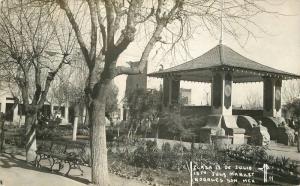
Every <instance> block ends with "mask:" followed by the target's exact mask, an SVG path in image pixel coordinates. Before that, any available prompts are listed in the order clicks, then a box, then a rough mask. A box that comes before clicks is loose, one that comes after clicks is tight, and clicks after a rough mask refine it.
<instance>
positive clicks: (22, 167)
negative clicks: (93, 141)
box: [0, 153, 145, 186]
mask: <svg viewBox="0 0 300 186" xmlns="http://www.w3.org/2000/svg"><path fill="white" fill-rule="evenodd" d="M46 163H47V162H44V164H46ZM67 168H68V166H67V165H66V167H65V168H64V169H63V170H61V171H60V172H54V173H51V172H50V171H49V169H47V168H36V167H33V166H30V165H28V164H26V162H25V160H24V155H23V154H16V155H14V154H11V153H10V154H7V153H2V154H0V185H1V181H2V184H3V185H5V186H84V185H91V184H90V175H91V170H90V168H88V167H83V170H84V175H83V176H80V171H78V170H71V172H70V176H69V177H66V176H64V175H63V173H65V172H66V171H67ZM110 180H111V186H145V184H143V183H141V182H138V181H136V180H128V179H124V178H121V177H119V176H116V175H113V174H110ZM1 186H2V185H1Z"/></svg>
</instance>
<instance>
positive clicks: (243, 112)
mask: <svg viewBox="0 0 300 186" xmlns="http://www.w3.org/2000/svg"><path fill="white" fill-rule="evenodd" d="M232 115H244V116H251V117H253V118H254V119H256V120H257V119H259V120H261V118H263V110H244V109H232Z"/></svg>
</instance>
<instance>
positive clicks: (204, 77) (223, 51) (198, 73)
mask: <svg viewBox="0 0 300 186" xmlns="http://www.w3.org/2000/svg"><path fill="white" fill-rule="evenodd" d="M214 70H223V71H233V73H232V74H233V82H237V83H242V82H257V81H262V80H263V77H277V78H282V79H298V78H300V76H299V75H296V74H292V73H289V72H285V71H282V70H278V69H275V68H271V67H268V66H266V65H262V64H260V63H257V62H255V61H252V60H250V59H248V58H246V57H244V56H242V55H240V54H239V53H237V52H235V51H234V50H232V49H231V48H229V47H227V46H225V45H222V44H220V45H217V46H215V47H214V48H213V49H211V50H209V51H208V52H206V53H204V54H203V55H201V56H199V57H197V58H195V59H193V60H190V61H188V62H186V63H183V64H180V65H177V66H175V67H171V68H168V69H165V70H160V71H158V72H153V73H150V74H148V76H150V77H158V78H163V77H167V76H172V77H174V78H177V79H180V80H186V81H198V82H211V80H212V71H214Z"/></svg>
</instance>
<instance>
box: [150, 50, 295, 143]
mask: <svg viewBox="0 0 300 186" xmlns="http://www.w3.org/2000/svg"><path fill="white" fill-rule="evenodd" d="M148 76H150V77H156V78H163V104H164V107H165V108H169V107H170V106H171V105H173V104H177V103H178V101H179V91H180V81H181V80H184V81H195V82H206V83H211V114H210V115H209V116H208V118H207V124H206V126H205V127H203V130H202V132H201V137H202V141H203V142H207V141H210V140H211V138H210V137H211V135H215V134H216V132H217V131H218V130H219V129H220V128H223V129H224V130H225V133H226V135H230V136H232V137H233V143H234V144H240V143H244V140H243V139H244V133H245V130H246V129H245V128H241V127H239V126H238V125H237V117H236V116H235V115H233V114H232V96H231V95H232V84H233V83H246V82H263V117H266V118H269V119H270V120H271V124H269V123H270V122H263V125H265V126H266V127H267V128H268V131H269V133H270V132H271V130H273V129H272V127H273V126H272V125H276V126H278V121H280V120H279V119H278V118H280V117H281V86H282V80H288V79H298V78H300V76H299V75H296V74H292V73H289V72H285V71H282V70H278V69H274V68H271V67H268V66H266V65H262V64H260V63H257V62H255V61H253V60H251V59H248V58H246V57H244V56H242V55H240V54H239V53H237V52H235V51H234V50H232V49H231V48H229V47H228V46H226V45H223V44H219V45H217V46H215V47H214V48H212V49H211V50H209V51H208V52H206V53H204V54H203V55H201V56H199V57H197V58H195V59H193V60H190V61H188V62H186V63H183V64H180V65H177V66H175V67H171V68H168V69H164V70H160V71H158V72H153V73H150V74H148ZM276 118H277V119H276ZM249 122H250V121H249ZM274 122H275V123H274ZM268 125H270V126H268ZM271 133H272V132H271ZM270 135H271V139H272V138H273V139H274V138H276V136H274V135H277V134H275V132H274V134H270Z"/></svg>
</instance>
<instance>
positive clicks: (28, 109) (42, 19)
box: [0, 0, 70, 162]
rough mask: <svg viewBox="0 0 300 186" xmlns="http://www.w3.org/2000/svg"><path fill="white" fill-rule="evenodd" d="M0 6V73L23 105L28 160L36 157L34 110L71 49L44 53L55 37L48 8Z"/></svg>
mask: <svg viewBox="0 0 300 186" xmlns="http://www.w3.org/2000/svg"><path fill="white" fill-rule="evenodd" d="M16 5H18V6H16ZM0 8H1V9H0V33H1V37H0V46H1V47H0V48H1V49H0V53H1V56H0V57H1V63H0V66H1V69H3V70H2V74H1V75H3V76H5V77H8V78H9V79H12V80H13V81H14V83H15V84H16V85H17V86H18V88H19V90H20V92H21V98H22V104H23V105H24V108H25V128H26V160H27V161H28V162H31V161H33V160H34V159H35V150H36V137H35V125H36V122H37V113H38V111H39V110H40V109H41V108H42V106H43V104H44V102H45V100H46V97H47V93H48V91H49V88H50V85H51V83H52V81H53V79H54V77H55V76H56V74H57V73H58V71H59V70H60V69H61V68H62V67H63V65H64V64H67V63H69V59H68V56H69V54H70V51H69V50H66V49H65V48H59V47H55V48H56V49H57V48H59V51H60V55H61V56H55V58H54V57H53V56H51V55H47V54H46V51H47V50H48V51H51V48H50V46H51V41H53V40H54V39H56V38H58V37H57V36H58V35H57V32H56V31H55V29H54V26H53V24H52V23H51V22H52V21H53V20H51V19H50V17H49V12H51V11H52V9H51V8H49V9H46V8H41V7H31V6H30V5H26V4H23V3H22V0H16V1H2V4H1V7H0ZM52 49H53V48H52Z"/></svg>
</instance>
